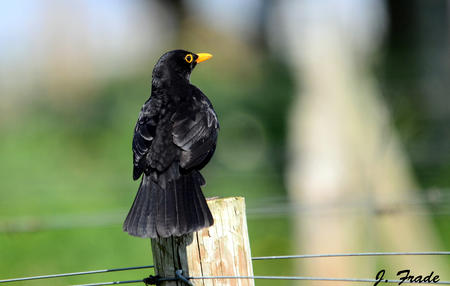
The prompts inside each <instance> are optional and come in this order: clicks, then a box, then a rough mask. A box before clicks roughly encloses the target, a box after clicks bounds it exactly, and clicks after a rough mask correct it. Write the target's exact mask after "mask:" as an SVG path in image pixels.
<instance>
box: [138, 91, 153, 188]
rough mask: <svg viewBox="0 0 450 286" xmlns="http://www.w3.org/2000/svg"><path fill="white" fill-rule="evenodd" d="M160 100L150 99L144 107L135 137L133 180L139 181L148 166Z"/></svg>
mask: <svg viewBox="0 0 450 286" xmlns="http://www.w3.org/2000/svg"><path fill="white" fill-rule="evenodd" d="M158 107H159V104H158V100H154V99H153V98H152V97H150V99H149V100H147V102H146V103H145V104H144V105H143V106H142V109H141V112H140V113H139V118H138V121H137V122H136V127H135V128H134V136H133V145H132V149H133V179H134V180H137V179H138V178H139V177H140V176H141V174H142V172H144V170H145V168H146V167H147V166H146V155H147V153H148V151H149V149H150V147H151V145H152V141H153V138H154V137H155V132H156V126H157V124H158Z"/></svg>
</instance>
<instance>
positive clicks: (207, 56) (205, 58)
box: [195, 53, 212, 63]
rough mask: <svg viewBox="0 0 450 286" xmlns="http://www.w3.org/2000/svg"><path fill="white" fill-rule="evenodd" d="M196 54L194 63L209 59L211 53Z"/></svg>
mask: <svg viewBox="0 0 450 286" xmlns="http://www.w3.org/2000/svg"><path fill="white" fill-rule="evenodd" d="M197 56H198V58H197V60H196V61H195V62H196V63H201V62H204V61H206V60H209V59H210V58H212V55H211V54H208V53H198V54H197Z"/></svg>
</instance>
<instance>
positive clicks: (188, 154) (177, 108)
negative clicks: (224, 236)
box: [123, 50, 219, 238]
mask: <svg viewBox="0 0 450 286" xmlns="http://www.w3.org/2000/svg"><path fill="white" fill-rule="evenodd" d="M211 57H212V55H210V54H207V53H199V54H194V53H191V52H188V51H184V50H174V51H170V52H167V53H165V54H164V55H162V56H161V58H160V59H159V60H158V62H157V63H156V65H155V67H154V69H153V73H152V92H151V96H150V98H149V99H148V100H147V101H146V102H145V104H144V106H143V107H142V109H141V112H140V114H139V118H138V121H137V123H136V127H135V129H134V137H133V179H134V180H137V179H139V177H141V175H142V174H143V176H142V181H141V184H140V186H139V190H138V193H137V195H136V198H135V199H134V203H133V206H132V207H131V209H130V212H129V213H128V216H127V218H126V219H125V222H124V224H123V230H124V231H126V232H128V233H129V234H131V235H133V236H139V237H152V238H156V237H168V236H172V235H175V236H181V235H183V234H186V233H190V232H194V231H197V230H199V229H202V228H204V227H209V226H211V225H212V224H213V223H214V220H213V217H212V215H211V211H210V210H209V208H208V205H207V204H206V200H205V197H204V195H203V193H202V190H201V188H200V187H201V186H203V185H204V184H205V179H204V178H203V177H202V175H201V174H200V172H199V171H200V170H201V169H202V168H203V167H204V166H205V165H206V164H207V163H208V162H209V160H210V159H211V157H212V155H213V154H214V151H215V149H216V141H217V135H218V131H219V123H218V121H217V116H216V113H215V111H214V109H213V107H212V105H211V102H210V101H209V100H208V98H207V97H206V96H205V95H204V94H203V93H202V92H201V90H200V89H198V88H197V87H195V86H194V85H192V84H191V83H190V75H191V72H192V70H193V69H194V68H195V66H196V65H197V63H200V62H203V61H205V60H207V59H209V58H211Z"/></svg>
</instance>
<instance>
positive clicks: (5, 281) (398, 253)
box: [0, 251, 450, 286]
mask: <svg viewBox="0 0 450 286" xmlns="http://www.w3.org/2000/svg"><path fill="white" fill-rule="evenodd" d="M403 255H414V256H419V255H450V251H423V252H358V253H323V254H302V255H278V256H260V257H252V260H274V259H305V258H330V257H352V256H353V257H354V256H403ZM154 267H155V266H154V265H145V266H134V267H122V268H111V269H101V270H90V271H81V272H71V273H61V274H50V275H40V276H30V277H22V278H10V279H3V280H0V283H7V282H19V281H27V280H38V279H50V278H60V277H68V276H78V275H88V274H99V273H107V272H118V271H129V270H137V269H148V268H154ZM239 277H247V278H245V279H281V278H262V277H286V276H210V277H189V279H233V278H239ZM250 277H253V278H250ZM291 278H292V279H290V280H314V279H316V278H317V280H320V279H322V280H323V281H327V280H326V279H350V280H352V279H353V280H355V279H354V278H320V277H297V278H295V277H291ZM309 278H314V279H309ZM162 279H164V278H162ZM168 279H172V278H168ZM242 279H244V278H242ZM287 280H289V279H287ZM350 280H349V282H351V281H350ZM360 280H361V279H359V280H357V279H356V280H355V281H354V282H372V281H362V280H364V279H362V280H361V281H360ZM372 280H373V279H372ZM142 281H143V280H142V279H141V280H129V281H115V282H100V283H94V284H83V286H88V285H89V286H93V285H113V284H127V283H138V282H142ZM330 281H341V280H330ZM342 281H346V280H342ZM392 281H394V280H392ZM444 282H446V281H444ZM102 283H109V284H102ZM404 283H406V282H404ZM441 284H450V282H446V283H441Z"/></svg>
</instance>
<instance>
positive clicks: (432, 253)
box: [252, 251, 450, 260]
mask: <svg viewBox="0 0 450 286" xmlns="http://www.w3.org/2000/svg"><path fill="white" fill-rule="evenodd" d="M392 255H450V251H424V252H362V253H325V254H302V255H279V256H261V257H252V260H271V259H299V258H325V257H349V256H392Z"/></svg>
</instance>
